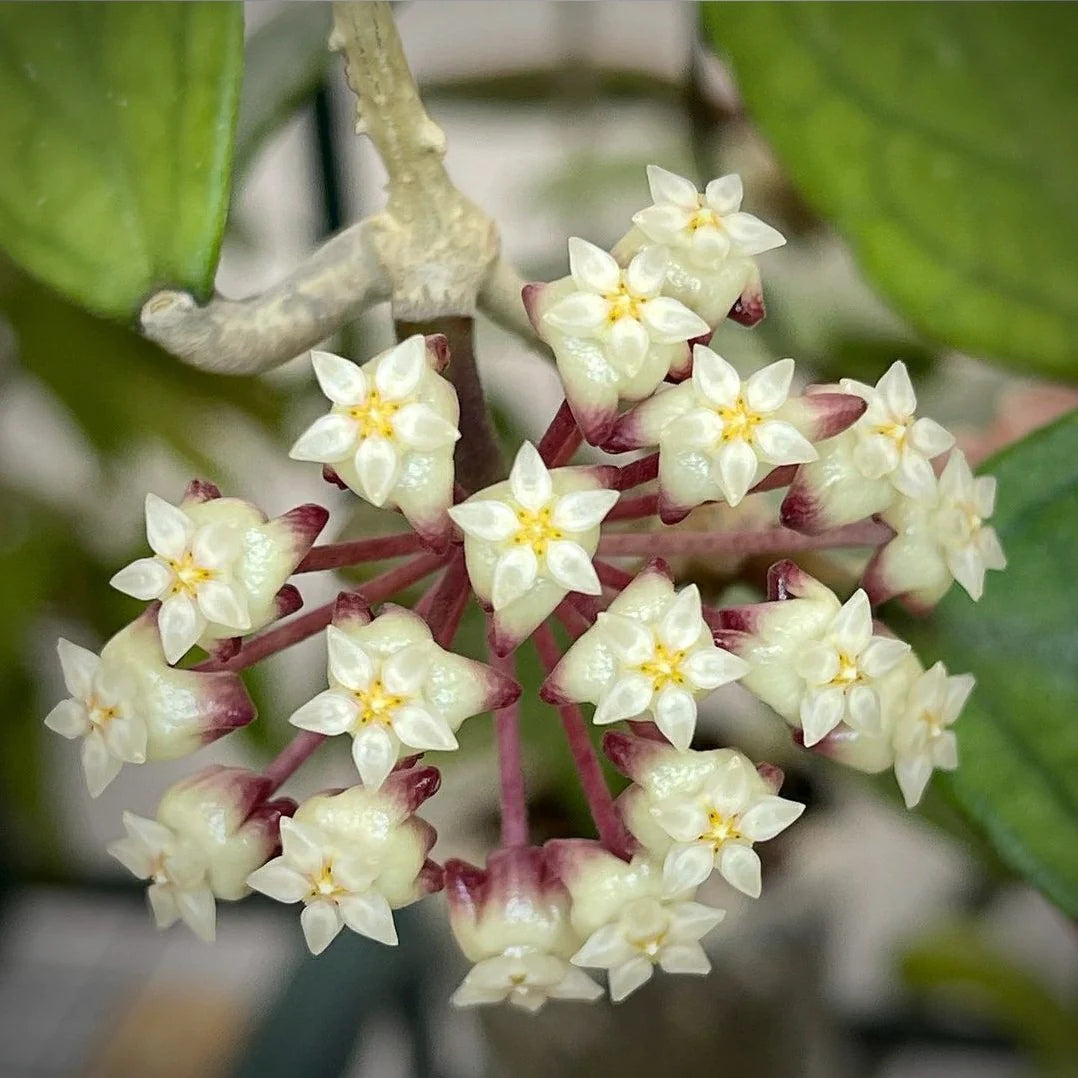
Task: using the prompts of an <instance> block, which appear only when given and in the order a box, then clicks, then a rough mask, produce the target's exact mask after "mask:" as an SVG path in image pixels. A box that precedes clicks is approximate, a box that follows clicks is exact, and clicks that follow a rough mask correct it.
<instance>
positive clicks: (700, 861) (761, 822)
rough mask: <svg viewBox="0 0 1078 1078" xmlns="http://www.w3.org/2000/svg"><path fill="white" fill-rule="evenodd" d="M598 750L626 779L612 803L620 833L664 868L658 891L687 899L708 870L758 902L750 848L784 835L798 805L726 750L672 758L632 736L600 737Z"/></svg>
mask: <svg viewBox="0 0 1078 1078" xmlns="http://www.w3.org/2000/svg"><path fill="white" fill-rule="evenodd" d="M603 748H604V750H605V751H606V753H607V755H608V756H609V757H610V758H611V759H612V760H613V762H614V764H615V766H616V767H617V768H618V770H620V771H622V772H624V773H625V774H627V775H628V776H629V777H630V778H631V779H632V780H633V785H632V786H630V787H629V788H628V789H627V790H626V791H625V792H624V793H623V794H622V795H621V797H620V798H619V807H620V809H621V814H622V818H623V819H624V821H625V825H626V827H628V828H629V830H630V831H631V832H632V834H633V836H634V837H635V838H636V839H637V841H638V842H639V843H640V844H641V845H642V846H643V847H644V848H645V849H646V850H647V851H648V852H649V853H650V854H652V856H654V857H656V858H658V859H659V860H661V862H662V865H663V891H664V894H665V895H667V896H670V897H678V896H683V895H684V893H685V892H691V891H692V890H693V888H695V887H698V886H699V885H700V884H701V883H703V882H704V880H706V879H707V878H708V876H709V875H711V871H712V869H713V868H714V869H718V871H719V874H720V875H721V876H722V877H723V878H724V879H725V880H726V882H727V883H729V884H731V885H732V886H733V887H736V888H737V889H738V890H739V891H741V892H743V893H744V894H746V895H749V896H750V897H751V898H758V897H759V895H760V887H761V883H760V858H759V856H758V855H757V854H756V851H755V850H754V849H753V845H754V844H755V843H757V842H766V841H767V840H769V839H772V838H774V837H775V836H776V835H777V834H779V832H781V831H784V830H785V829H786V828H787V827H789V826H790V824H792V823H793V822H794V821H795V820H796V819H797V818H798V817H799V816H800V815H801V813H802V812H804V809H805V806H804V805H801V804H798V803H797V802H796V801H788V800H786V799H785V798H782V797H778V796H777V788H778V784H779V783H780V782H781V781H782V780H781V772H780V773H779V777H778V778H777V779H774V780H773V781H767V780H765V779H764V778H763V777H762V776H761V775H760V773H759V772H758V771H757V769H756V768H755V767H753V765H752V763H751V762H750V761H749V760H748V759H747V758H746V757H745V756H743V755H742V754H741V753H740V752H736V751H734V750H733V749H712V750H709V751H707V752H696V751H693V750H689V751H688V752H679V751H678V750H676V749H673V748H670V747H668V746H665V745H662V744H661V743H659V742H655V741H650V740H649V739H647V738H640V737H636V736H634V735H631V734H621V733H616V734H607V735H606V738H605V739H604V742H603Z"/></svg>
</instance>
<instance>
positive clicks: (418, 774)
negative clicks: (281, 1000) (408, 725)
mask: <svg viewBox="0 0 1078 1078" xmlns="http://www.w3.org/2000/svg"><path fill="white" fill-rule="evenodd" d="M438 783H439V776H438V772H437V770H435V769H434V768H433V767H411V768H408V769H407V770H405V771H395V772H394V773H393V775H392V777H391V778H390V779H389V780H388V781H387V782H386V783H385V784H384V785H383V786H382V787H381V788H379V789H372V788H369V787H366V786H353V787H351V788H350V789H347V790H343V791H341V792H340V793H337V794H319V795H317V796H315V797H311V798H308V799H307V800H306V801H304V802H303V804H302V805H300V807H299V808H298V809H297V810H296V813H295V816H294V817H293V818H292V819H286V820H282V821H281V844H282V848H281V856H280V857H275V858H274V859H273V860H272V861H268V862H267V863H266V864H264V865H263V866H262V867H261V868H259V869H257V870H255V871H254V872H252V873H251V874H250V875H249V876H248V877H247V883H248V884H249V885H250V886H251V887H253V888H254V889H255V890H256V891H261V892H262V893H263V894H265V895H268V896H269V897H270V898H273V899H275V900H276V901H278V902H286V903H293V902H302V903H303V912H302V913H301V914H300V926H301V927H302V929H303V935H304V938H305V939H306V941H307V946H308V948H309V949H310V951H311V953H312V954H321V953H322V952H323V951H324V950H325V949H326V948H327V947H328V946H329V945H330V944H331V943H332V942H333V940H334V939H336V937H337V935H338V933H339V932H340V930H341V928H343V927H344V926H347V927H348V928H350V929H351V930H352V931H353V932H358V933H359V934H360V935H363V936H368V937H369V938H370V939H374V940H377V941H378V942H379V943H385V944H389V945H390V946H393V945H395V944H396V943H397V931H396V928H395V927H394V924H393V912H392V911H393V910H395V909H399V908H400V907H402V906H407V905H409V904H410V903H412V902H414V901H416V899H418V898H421V897H422V896H423V895H424V894H426V893H427V892H428V891H430V890H432V889H434V888H436V887H437V886H440V872H439V873H438V874H437V881H435V879H434V878H431V877H430V876H429V874H428V872H427V869H428V867H434V866H431V865H430V863H429V862H427V860H426V857H427V854H428V853H429V852H430V849H431V847H432V846H433V845H434V841H435V838H436V836H435V834H434V830H433V828H431V827H430V826H429V825H428V824H426V823H425V822H424V821H423V820H421V819H419V818H418V817H416V816H415V815H414V812H415V810H416V809H417V808H418V807H419V805H420V804H422V802H423V801H424V800H426V798H428V797H429V796H430V795H431V794H433V793H434V792H435V791H436V790H437V789H438Z"/></svg>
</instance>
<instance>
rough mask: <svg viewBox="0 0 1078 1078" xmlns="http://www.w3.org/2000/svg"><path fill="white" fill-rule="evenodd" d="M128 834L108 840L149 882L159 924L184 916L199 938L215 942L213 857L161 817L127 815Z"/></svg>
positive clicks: (113, 851) (127, 864) (118, 855)
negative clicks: (156, 818) (167, 824)
mask: <svg viewBox="0 0 1078 1078" xmlns="http://www.w3.org/2000/svg"><path fill="white" fill-rule="evenodd" d="M123 822H124V830H125V831H126V832H127V837H126V838H122V839H119V840H118V841H116V842H112V843H110V844H109V847H108V852H109V853H110V854H112V856H113V857H115V858H116V860H117V861H119V862H120V863H121V864H122V865H123V866H124V867H125V868H127V869H128V870H129V871H130V872H131V873H132V875H134V876H136V877H138V879H140V880H150V881H151V882H150V886H149V887H148V888H147V891H146V896H147V898H148V899H149V901H150V908H151V909H152V910H153V915H154V919H155V921H156V922H157V927H158V928H168V927H169V926H171V925H172V924H174V923H175V922H176V921H177V920H182V921H183V922H184V924H186V925H187V926H188V927H189V928H190V929H191V931H192V932H194V934H195V935H196V936H198V938H199V939H201V940H205V941H206V942H207V943H210V942H212V941H213V938H214V935H215V926H216V919H217V905H216V902H215V901H214V894H213V890H212V888H211V887H210V885H209V880H208V874H209V868H210V864H209V857H208V856H207V854H206V852H205V850H203V849H202V848H201V847H200V846H199V844H198V843H197V842H195V841H193V840H192V839H190V838H188V837H186V836H184V835H181V834H177V833H176V832H175V831H173V830H172V829H171V828H169V827H166V826H165V825H164V824H162V823H159V822H158V821H157V820H147V819H146V818H145V817H143V816H136V815H135V814H134V813H133V812H125V813H124V815H123Z"/></svg>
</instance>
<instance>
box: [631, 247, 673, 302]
mask: <svg viewBox="0 0 1078 1078" xmlns="http://www.w3.org/2000/svg"><path fill="white" fill-rule="evenodd" d="M669 264H670V253H669V252H668V251H667V250H666V249H665V248H664V247H660V246H650V247H645V248H643V250H641V251H640V252H639V254H637V255H635V256H634V257H633V260H632V261H631V262H630V263H629V265H628V268H627V269H626V270H625V280H626V283H627V284H628V285H629V290H630V291H631V292H633V293H634V294H636V295H638V296H657V295H658V294H659V290H660V289H661V288H662V286H663V281H664V280H665V279H666V269H667V266H669Z"/></svg>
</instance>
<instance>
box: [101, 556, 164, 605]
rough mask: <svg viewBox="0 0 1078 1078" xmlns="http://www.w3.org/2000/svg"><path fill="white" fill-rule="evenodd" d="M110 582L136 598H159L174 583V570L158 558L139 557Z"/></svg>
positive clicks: (118, 589) (117, 588) (119, 589)
mask: <svg viewBox="0 0 1078 1078" xmlns="http://www.w3.org/2000/svg"><path fill="white" fill-rule="evenodd" d="M109 583H110V584H111V585H112V586H113V587H114V588H115V589H116V590H117V591H122V592H123V593H124V595H130V596H132V597H133V598H135V599H144V600H149V599H157V598H159V597H160V596H162V595H164V594H165V592H167V591H168V589H169V587H171V585H172V570H171V569H169V567H168V566H167V565H165V563H164V562H163V561H161V560H160V559H158V558H139V559H138V561H133V562H132V563H131V564H130V565H126V566H124V568H123V569H121V570H120V571H119V572H118V573H116V574H115V575H114V576H113V578H112V579H111V580H110V581H109Z"/></svg>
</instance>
